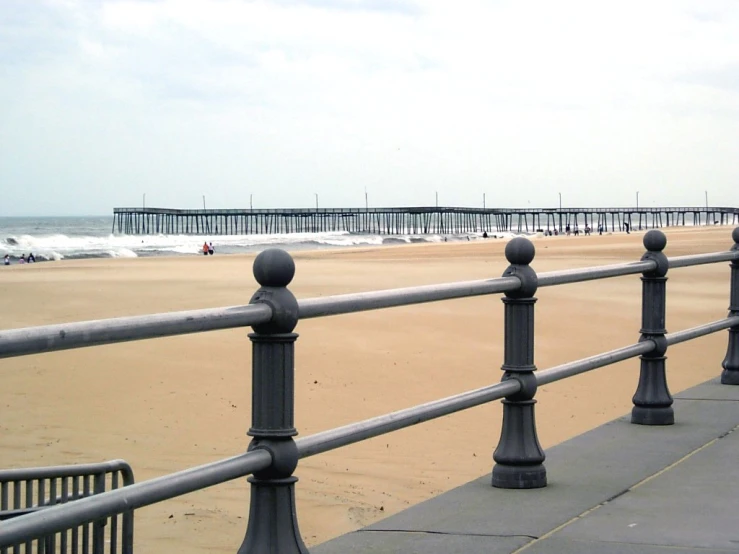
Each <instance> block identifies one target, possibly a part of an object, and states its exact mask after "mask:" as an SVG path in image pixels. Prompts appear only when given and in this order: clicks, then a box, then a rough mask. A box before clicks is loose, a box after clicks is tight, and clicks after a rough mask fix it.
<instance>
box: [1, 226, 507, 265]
mask: <svg viewBox="0 0 739 554" xmlns="http://www.w3.org/2000/svg"><path fill="white" fill-rule="evenodd" d="M494 236H495V237H497V238H510V237H513V236H515V235H514V234H513V233H492V234H491V235H490V237H491V238H493V237H494ZM481 237H482V233H457V234H449V235H438V234H429V235H369V234H351V233H349V232H346V231H337V232H321V233H275V234H264V235H213V236H204V235H199V236H198V235H115V234H101V235H99V236H91V235H79V236H78V235H65V234H59V233H57V234H46V235H29V234H22V235H10V236H6V237H4V239H2V242H1V243H0V244H1V245H2V250H4V251H5V252H8V253H9V254H11V256H13V257H20V255H21V254H26V255H27V254H28V253H29V252H33V253H34V255H35V256H36V257H37V258H39V259H47V260H60V259H64V258H97V257H106V258H108V257H110V258H132V257H137V256H161V255H188V254H189V255H192V254H199V253H201V252H202V247H203V241H206V242H213V245H214V246H215V248H216V252H221V253H235V252H253V251H258V250H263V249H264V248H268V247H270V246H279V247H281V248H285V249H288V250H291V249H292V250H295V249H310V248H341V247H352V246H379V245H382V244H398V243H418V242H442V241H443V240H445V239H446V240H449V241H460V240H477V239H479V238H481Z"/></svg>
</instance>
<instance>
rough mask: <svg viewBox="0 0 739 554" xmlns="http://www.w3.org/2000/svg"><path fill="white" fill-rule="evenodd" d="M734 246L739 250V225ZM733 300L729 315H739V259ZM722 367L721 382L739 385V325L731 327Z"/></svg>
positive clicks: (733, 235) (733, 268) (735, 264)
mask: <svg viewBox="0 0 739 554" xmlns="http://www.w3.org/2000/svg"><path fill="white" fill-rule="evenodd" d="M731 238H732V239H734V246H732V247H731V249H732V250H733V251H734V252H739V227H737V228H736V229H734V230H733V231H732V232H731ZM730 298H731V300H730V301H729V317H734V316H739V260H734V261H732V262H731V297H730ZM721 367H723V368H724V370H723V371H722V372H721V383H722V384H724V385H739V325H735V326H734V327H731V328H730V329H729V346H728V347H727V348H726V357H725V358H724V361H723V363H722V364H721Z"/></svg>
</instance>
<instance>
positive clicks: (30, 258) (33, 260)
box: [28, 252, 36, 264]
mask: <svg viewBox="0 0 739 554" xmlns="http://www.w3.org/2000/svg"><path fill="white" fill-rule="evenodd" d="M35 261H36V256H34V255H33V252H29V253H28V263H29V264H32V263H34V262H35Z"/></svg>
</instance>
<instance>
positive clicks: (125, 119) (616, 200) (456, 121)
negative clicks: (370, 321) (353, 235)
mask: <svg viewBox="0 0 739 554" xmlns="http://www.w3.org/2000/svg"><path fill="white" fill-rule="evenodd" d="M738 160H739V2H736V1H733V0H725V1H713V0H696V1H688V0H685V1H683V0H661V1H660V0H619V1H615V0H614V1H592V0H580V1H576V0H557V1H551V0H539V1H534V0H531V1H514V0H510V1H506V0H498V1H494V0H481V1H479V2H478V1H468V0H455V1H450V0H428V1H426V0H374V1H373V0H305V1H301V0H257V1H237V0H163V1H155V0H149V1H143V0H141V1H119V0H48V1H36V0H2V1H1V2H0V191H2V197H1V199H0V215H56V214H59V215H84V214H90V215H94V214H103V215H105V214H110V213H111V212H112V208H113V207H114V206H139V205H141V203H142V201H143V198H142V196H143V194H144V193H145V194H146V204H147V205H148V206H157V207H177V208H198V207H201V206H202V195H203V194H205V195H206V202H207V207H208V208H243V207H248V206H249V199H250V195H253V201H254V207H255V208H257V207H259V208H266V207H309V206H314V205H315V194H318V195H319V205H320V206H321V207H344V206H362V205H364V191H365V188H366V189H367V192H368V195H369V204H370V206H381V205H382V206H398V205H433V204H434V202H435V193H436V192H438V194H439V204H441V205H466V206H482V197H483V193H485V194H486V199H487V205H488V206H501V207H516V206H528V205H531V206H541V207H553V206H556V205H557V204H558V202H559V196H558V193H562V200H563V204H564V205H565V206H568V205H569V206H573V205H583V206H627V205H634V203H635V200H636V198H635V197H636V191H637V190H638V191H639V192H640V195H639V203H640V205H644V206H649V205H660V204H662V205H667V204H669V205H698V204H702V203H703V202H705V191H708V198H709V203H710V204H712V205H737V204H739V202H737V200H738V198H739V195H737V192H736V191H737V185H738V184H739V166H738Z"/></svg>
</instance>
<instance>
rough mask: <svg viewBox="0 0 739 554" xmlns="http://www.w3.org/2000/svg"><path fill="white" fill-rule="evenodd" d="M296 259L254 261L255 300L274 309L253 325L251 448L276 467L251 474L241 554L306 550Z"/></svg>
mask: <svg viewBox="0 0 739 554" xmlns="http://www.w3.org/2000/svg"><path fill="white" fill-rule="evenodd" d="M294 275H295V263H294V262H293V259H292V258H291V257H290V255H289V254H288V253H287V252H285V251H284V250H279V249H277V248H270V249H268V250H265V251H263V252H262V253H261V254H259V255H258V256H257V258H256V259H255V260H254V277H255V278H256V280H257V282H258V283H259V284H260V285H261V287H260V288H259V290H257V292H256V293H255V294H254V296H253V297H252V299H251V301H250V303H251V304H255V303H264V304H268V305H269V306H270V307H271V308H272V319H271V320H270V321H269V322H268V323H262V324H260V325H255V326H254V327H253V329H254V331H255V332H254V333H251V334H250V335H249V338H250V339H251V341H252V408H251V410H252V411H251V413H252V425H251V428H250V429H249V432H248V433H247V434H248V435H250V436H252V437H253V439H252V441H251V443H250V444H249V450H256V449H260V448H261V449H264V450H267V451H268V452H269V453H270V454H271V455H272V465H271V466H270V467H269V468H267V469H265V470H264V471H260V472H258V473H255V474H254V475H253V476H252V477H250V478H249V479H248V480H249V483H251V502H250V506H249V523H248V526H247V530H246V536H245V537H244V542H243V543H242V545H241V548H239V554H261V553H264V554H273V553H275V552H279V553H280V554H293V553H306V554H307V552H308V549H307V548H306V547H305V544H304V543H303V540H302V538H301V537H300V531H299V530H298V520H297V515H296V509H295V482H296V481H297V478H296V477H293V475H292V473H293V471H294V470H295V468H296V467H297V464H298V449H297V447H296V446H295V441H294V440H293V436H295V435H297V434H298V432H297V431H296V430H295V427H294V417H293V416H294V403H295V402H294V400H295V398H294V392H295V391H294V389H295V367H294V347H295V339H297V337H298V335H297V334H296V333H293V332H292V331H293V329H294V328H295V325H296V324H297V322H298V302H297V300H296V299H295V297H294V296H293V294H292V293H291V292H290V291H289V290H288V289H287V288H286V287H287V285H288V284H289V283H290V281H292V278H293V276H294Z"/></svg>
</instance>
